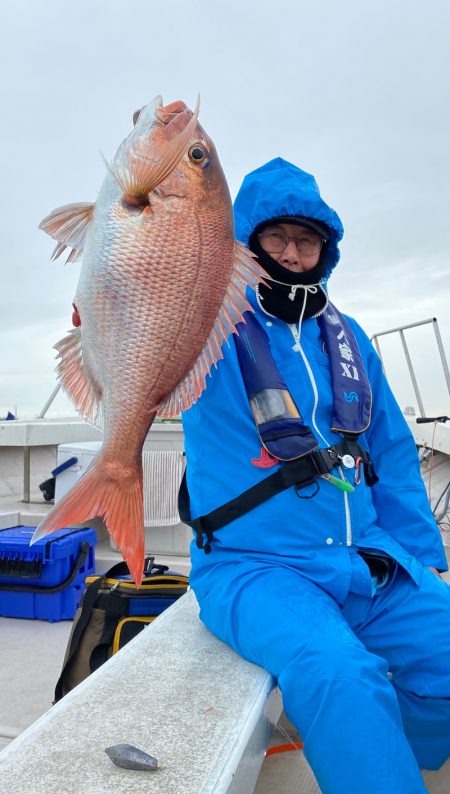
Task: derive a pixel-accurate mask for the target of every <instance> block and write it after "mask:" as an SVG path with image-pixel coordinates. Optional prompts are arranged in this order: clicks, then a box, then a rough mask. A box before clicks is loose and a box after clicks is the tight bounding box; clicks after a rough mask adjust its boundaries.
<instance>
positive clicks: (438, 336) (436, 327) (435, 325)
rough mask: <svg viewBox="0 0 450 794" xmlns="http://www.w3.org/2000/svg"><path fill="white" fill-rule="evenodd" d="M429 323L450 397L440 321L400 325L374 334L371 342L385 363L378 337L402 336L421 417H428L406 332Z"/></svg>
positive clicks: (449, 382) (431, 319)
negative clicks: (431, 325) (434, 337)
mask: <svg viewBox="0 0 450 794" xmlns="http://www.w3.org/2000/svg"><path fill="white" fill-rule="evenodd" d="M428 323H432V324H433V329H434V333H435V336H436V342H437V346H438V350H439V355H440V357H441V363H442V368H443V370H444V376H445V380H446V383H447V389H448V393H449V395H450V372H449V369H448V364H447V358H446V356H445V350H444V346H443V344H442V338H441V333H440V331H439V325H438V321H437V319H436V317H431V318H430V319H429V320H420V322H418V323H409V324H408V325H400V326H398V327H397V328H390V329H389V331H379V332H378V333H376V334H373V336H372V337H371V341H372V342H373V344H374V347H375V349H376V351H377V353H378V355H379V356H380V359H381V362H382V363H383V356H382V355H381V350H380V346H379V344H378V337H380V336H387V335H388V334H395V333H398V334H400V339H401V343H402V347H403V352H404V354H405V358H406V363H407V365H408V370H409V374H410V377H411V381H412V385H413V388H414V394H415V395H416V400H417V404H418V406H419V411H420V415H421V416H426V414H425V409H424V406H423V402H422V397H421V394H420V389H419V385H418V383H417V378H416V374H415V372H414V367H413V364H412V361H411V356H410V355H409V350H408V345H407V344H406V339H405V334H404V331H406V330H407V329H408V328H417V326H419V325H428ZM383 368H384V365H383Z"/></svg>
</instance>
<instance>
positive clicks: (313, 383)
mask: <svg viewBox="0 0 450 794" xmlns="http://www.w3.org/2000/svg"><path fill="white" fill-rule="evenodd" d="M289 328H290V329H291V333H292V336H293V337H294V339H295V344H296V347H297V349H298V351H299V353H300V355H301V357H302V359H303V363H304V365H305V367H306V371H307V373H308V376H309V380H310V382H311V386H312V390H313V394H314V407H313V410H312V414H311V422H312V425H313V427H314V430H315V431H316V433H317V435H318V436H320V438H321V439H322V441H323V443H324V444H325V446H326V447H331V444H330V443H329V442H328V441H327V439H326V438H325V436H323V435H322V433H321V432H320V430H319V428H318V427H317V423H316V410H317V405H318V402H319V390H318V388H317V383H316V381H315V378H314V373H313V371H312V369H311V365H310V363H309V361H308V359H307V358H306V355H305V353H304V350H303V348H302V345H301V342H300V333H299V330H298V328H297V326H296V325H294V324H289ZM338 472H339V474H340V475H341V479H342V480H345V477H344V473H343V471H342V466H339V468H338ZM342 495H343V497H344V508H345V541H346V544H347V546H351V545H352V542H353V538H352V520H351V516H350V505H349V501H348V494H347V493H345V491H344V492H343V494H342Z"/></svg>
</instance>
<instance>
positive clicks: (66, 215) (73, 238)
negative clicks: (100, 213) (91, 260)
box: [39, 202, 95, 262]
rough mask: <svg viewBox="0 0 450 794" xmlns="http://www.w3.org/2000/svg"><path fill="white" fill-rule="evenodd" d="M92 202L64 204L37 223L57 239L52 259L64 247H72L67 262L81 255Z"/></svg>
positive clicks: (63, 249)
mask: <svg viewBox="0 0 450 794" xmlns="http://www.w3.org/2000/svg"><path fill="white" fill-rule="evenodd" d="M94 206H95V204H93V203H92V202H90V203H88V202H78V203H77V204H65V205H64V206H63V207H57V209H56V210H53V212H51V213H50V215H47V217H46V218H44V220H43V221H41V223H40V224H39V228H40V229H42V230H43V231H44V232H47V234H49V235H50V237H53V239H54V240H57V241H58V245H57V246H56V247H55V249H54V251H53V253H52V259H57V258H58V256H61V254H62V253H63V251H65V249H66V248H69V247H70V248H72V251H71V252H70V254H69V256H68V258H67V260H66V261H67V262H74V261H75V259H78V257H79V256H80V255H81V253H82V251H83V248H84V241H85V239H86V234H87V230H88V228H89V224H90V222H91V220H92V215H93V213H94Z"/></svg>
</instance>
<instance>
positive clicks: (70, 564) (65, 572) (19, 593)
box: [0, 526, 97, 622]
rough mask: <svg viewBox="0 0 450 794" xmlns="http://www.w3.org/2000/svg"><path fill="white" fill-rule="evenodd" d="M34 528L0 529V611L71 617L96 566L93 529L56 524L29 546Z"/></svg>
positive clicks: (14, 615) (26, 615) (41, 617)
mask: <svg viewBox="0 0 450 794" xmlns="http://www.w3.org/2000/svg"><path fill="white" fill-rule="evenodd" d="M35 529H36V528H35V527H25V526H18V527H12V528H11V529H3V530H0V615H3V616H4V617H9V618H37V619H39V620H48V621H50V622H55V621H57V620H66V619H71V618H73V617H74V615H75V612H76V610H77V607H78V604H79V602H80V600H81V596H82V595H83V591H84V580H85V578H86V576H89V575H90V574H93V573H94V570H95V554H94V546H95V544H96V542H97V536H96V533H95V530H94V529H74V528H69V529H59V530H57V531H56V532H52V534H51V535H47V536H46V537H44V538H41V539H40V540H38V541H37V542H36V543H34V544H33V545H32V546H30V540H31V538H32V537H33V534H34V532H35Z"/></svg>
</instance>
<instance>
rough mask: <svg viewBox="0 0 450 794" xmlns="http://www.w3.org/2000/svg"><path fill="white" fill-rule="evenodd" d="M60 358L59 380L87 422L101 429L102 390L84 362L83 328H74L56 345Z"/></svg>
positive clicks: (57, 370) (57, 371)
mask: <svg viewBox="0 0 450 794" xmlns="http://www.w3.org/2000/svg"><path fill="white" fill-rule="evenodd" d="M55 350H57V351H58V356H57V358H59V359H60V361H59V363H58V366H57V367H56V373H57V376H58V380H59V381H60V383H61V385H62V387H63V389H64V391H65V392H66V394H67V395H68V396H69V397H70V399H71V400H72V402H73V403H74V405H75V408H76V409H77V411H79V413H80V414H81V416H82V417H83V418H84V419H86V421H87V422H90V423H91V424H94V425H96V426H97V427H99V428H100V429H101V428H102V426H103V416H102V412H101V396H102V395H101V392H100V390H98V389H96V388H95V387H94V385H93V384H92V383H91V381H90V380H89V377H88V375H87V373H86V369H85V367H84V364H83V352H82V348H81V328H72V329H71V330H70V331H69V333H68V334H67V336H65V337H64V339H61V340H60V341H59V342H57V344H56V345H55Z"/></svg>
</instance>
